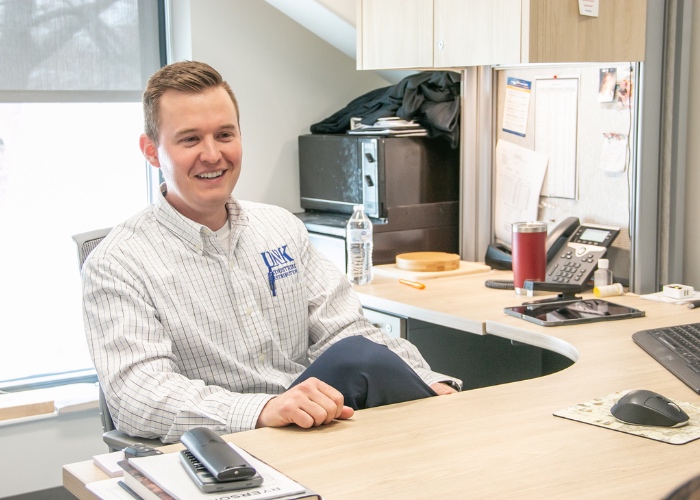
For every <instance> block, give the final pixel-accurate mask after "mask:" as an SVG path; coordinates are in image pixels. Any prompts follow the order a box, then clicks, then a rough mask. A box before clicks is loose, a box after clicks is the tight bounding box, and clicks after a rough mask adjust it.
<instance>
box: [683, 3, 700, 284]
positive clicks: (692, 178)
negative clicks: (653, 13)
mask: <svg viewBox="0 0 700 500" xmlns="http://www.w3.org/2000/svg"><path fill="white" fill-rule="evenodd" d="M691 33H692V34H691V49H690V85H689V86H688V103H689V105H688V108H689V109H688V143H687V149H686V192H685V245H684V249H683V250H684V257H683V283H684V284H686V285H691V286H693V287H695V289H696V290H700V252H699V251H698V250H699V249H700V231H699V230H698V227H699V226H700V224H699V223H698V217H699V216H700V196H698V193H700V141H698V140H697V138H698V137H700V88H698V85H697V84H696V83H695V82H697V81H698V79H697V78H695V77H696V76H698V77H700V0H693V20H692V28H691Z"/></svg>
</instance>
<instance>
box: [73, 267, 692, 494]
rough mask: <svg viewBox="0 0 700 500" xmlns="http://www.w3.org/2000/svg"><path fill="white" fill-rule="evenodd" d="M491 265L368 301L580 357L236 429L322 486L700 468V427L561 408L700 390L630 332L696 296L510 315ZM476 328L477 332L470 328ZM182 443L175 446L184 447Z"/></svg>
mask: <svg viewBox="0 0 700 500" xmlns="http://www.w3.org/2000/svg"><path fill="white" fill-rule="evenodd" d="M505 276H507V274H506V273H502V272H492V273H488V274H484V275H473V276H464V277H455V278H441V279H436V280H430V281H427V282H426V284H427V287H426V289H425V290H415V289H412V288H409V287H406V286H404V285H400V284H398V283H397V282H396V280H392V279H389V278H378V279H375V281H374V282H373V283H372V284H371V285H366V286H364V287H358V291H359V292H360V293H361V297H362V300H363V304H364V305H368V306H370V307H375V308H378V309H382V310H386V311H391V312H396V313H399V314H404V315H407V316H410V317H415V318H417V319H421V320H425V321H431V322H434V323H437V324H442V325H445V326H450V327H453V328H460V329H462V330H464V331H465V332H471V333H476V334H494V335H500V336H503V337H506V338H511V339H515V340H518V341H522V342H526V343H529V344H533V345H537V346H540V347H545V348H548V349H552V350H555V351H557V352H560V353H562V354H564V355H566V356H568V357H570V358H571V359H574V360H576V363H574V364H573V365H572V366H571V367H570V368H567V369H565V370H563V371H561V372H558V373H554V374H552V375H548V376H546V377H541V378H537V379H532V380H525V381H521V382H514V383H510V384H504V385H500V386H495V387H487V388H482V389H475V390H471V391H467V392H462V393H459V394H454V395H450V396H444V397H436V398H430V399H426V400H421V401H415V402H407V403H401V404H398V405H392V406H386V407H381V408H373V409H369V410H362V411H359V412H356V414H355V416H354V417H353V418H352V419H351V420H347V421H336V422H333V423H331V424H330V425H328V426H324V427H319V428H315V429H311V430H303V429H299V428H295V427H286V428H281V429H270V428H268V429H258V430H255V431H248V432H241V433H238V434H232V435H229V436H227V437H226V439H228V440H230V441H233V442H235V443H236V444H238V445H239V446H241V447H243V448H244V449H246V450H247V451H249V452H250V453H252V454H253V455H256V456H258V457H259V458H260V459H262V460H264V461H266V462H267V463H269V464H270V465H272V466H274V467H276V468H278V469H279V470H281V471H282V472H284V473H286V474H287V475H289V476H290V477H292V478H294V479H295V480H297V481H299V482H301V483H303V484H305V485H306V486H307V487H309V488H312V489H314V490H316V491H317V492H318V493H320V494H321V495H322V496H323V498H324V499H326V500H333V499H358V498H439V497H443V498H456V497H469V498H504V497H517V498H572V497H574V498H595V497H601V496H602V495H603V494H604V495H605V496H606V497H615V496H619V497H622V498H639V499H642V498H660V497H663V496H664V495H665V494H667V493H669V492H670V491H671V490H672V489H673V488H674V487H675V486H677V485H678V484H680V483H682V482H684V481H685V480H687V479H689V478H691V477H693V476H695V475H697V474H699V473H700V468H699V467H698V465H697V461H696V460H697V456H698V454H700V440H698V441H694V442H691V443H688V444H685V445H680V446H677V445H670V444H666V443H661V442H657V441H652V440H649V439H645V438H641V437H637V436H632V435H629V434H624V433H620V432H615V431H611V430H607V429H602V428H599V427H595V426H591V425H586V424H583V423H579V422H574V421H571V420H566V419H562V418H558V417H555V416H553V415H552V413H553V412H555V411H557V410H560V409H562V408H566V407H568V406H571V405H574V404H576V403H581V402H585V401H589V400H591V399H594V398H597V397H601V396H604V395H606V394H609V393H612V392H614V391H619V390H627V389H637V388H645V389H651V390H654V391H657V392H660V393H661V394H664V395H666V396H668V397H670V398H671V399H675V400H677V401H689V402H694V403H698V402H700V396H698V395H697V394H695V393H694V392H693V391H692V390H690V389H689V388H688V387H686V386H685V385H684V384H683V383H682V382H680V381H679V380H678V379H676V377H674V376H673V375H671V374H670V373H668V372H667V371H666V370H665V369H664V368H663V367H661V366H660V365H659V364H658V363H657V362H656V361H654V360H653V359H652V358H650V357H649V356H648V355H647V354H646V353H645V352H644V351H642V350H641V349H640V348H639V347H637V346H636V345H635V344H634V343H633V341H632V339H631V335H632V333H634V332H635V331H638V330H642V329H645V328H651V327H654V326H662V325H670V324H682V323H693V322H700V312H697V310H695V309H692V310H691V309H687V308H686V307H684V306H677V305H669V304H662V303H658V302H652V301H646V300H641V299H639V298H638V297H635V296H621V297H611V298H610V300H611V301H612V302H618V303H623V304H626V305H631V306H634V307H638V308H640V309H643V310H645V311H646V317H644V318H635V319H629V320H620V321H614V322H602V323H590V324H583V325H573V326H567V327H541V326H537V325H533V324H531V323H528V322H526V321H523V320H520V319H517V318H513V317H510V316H507V315H505V314H504V313H503V307H505V306H510V305H516V304H519V303H521V302H523V301H524V300H532V299H523V298H521V297H517V296H515V295H514V293H513V292H512V291H500V290H492V289H485V288H484V286H483V281H484V279H486V278H487V277H490V278H494V279H498V278H501V279H503V278H504V277H505ZM465 334H466V333H465ZM180 448H181V445H173V446H169V447H167V448H165V450H167V451H171V450H172V451H174V450H177V449H180ZM100 478H106V476H105V475H104V473H102V472H101V471H100V470H99V469H97V468H96V467H95V466H93V465H92V463H91V462H90V461H85V462H80V463H76V464H70V465H66V466H65V467H64V485H65V486H66V487H67V488H68V489H69V490H70V491H71V492H73V493H74V494H76V495H77V496H79V497H80V498H94V497H93V496H92V495H91V494H90V493H89V492H87V491H86V490H85V489H84V484H85V483H86V482H89V481H91V480H97V479H100Z"/></svg>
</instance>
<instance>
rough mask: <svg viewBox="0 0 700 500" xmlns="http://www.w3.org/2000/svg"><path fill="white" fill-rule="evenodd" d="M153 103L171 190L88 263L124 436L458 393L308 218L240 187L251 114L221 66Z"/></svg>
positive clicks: (172, 69)
mask: <svg viewBox="0 0 700 500" xmlns="http://www.w3.org/2000/svg"><path fill="white" fill-rule="evenodd" d="M143 105H144V115H145V133H144V134H143V135H142V136H141V138H140V147H141V151H142V152H143V154H144V156H145V157H146V159H147V160H148V162H149V163H150V164H151V165H153V166H154V167H156V168H160V169H161V172H162V174H163V178H164V179H165V182H164V183H163V185H162V186H161V191H162V196H161V197H158V200H156V203H155V205H153V206H152V207H148V208H146V209H145V210H143V211H142V212H140V213H139V214H137V215H136V216H134V217H132V218H130V219H129V220H127V221H126V222H124V223H122V224H120V225H118V226H116V227H115V228H114V229H113V230H112V231H111V232H110V234H109V235H108V236H107V238H105V240H104V241H103V242H102V243H101V244H100V245H99V246H98V247H97V248H96V249H95V251H93V252H92V254H91V255H90V256H89V257H88V259H87V260H86V262H85V264H84V265H83V291H84V317H85V325H86V330H87V338H88V344H89V348H90V353H91V355H92V358H93V361H94V364H95V368H96V370H97V374H98V377H99V380H100V384H101V386H102V389H103V391H104V393H105V397H106V400H107V404H108V405H109V408H110V410H111V414H112V418H113V420H114V422H115V425H116V427H117V428H118V429H119V430H121V431H123V432H126V433H128V434H130V435H133V436H140V437H148V438H152V437H160V438H161V439H162V440H163V441H164V442H171V441H175V440H177V439H179V438H180V436H181V435H182V434H183V433H184V432H185V431H187V430H188V429H190V428H192V427H197V426H207V427H211V428H213V429H214V430H216V431H217V432H218V433H222V434H223V433H230V432H237V431H242V430H248V429H253V428H256V427H279V426H285V425H288V424H296V425H299V426H301V427H304V428H309V427H312V426H317V425H322V424H328V423H329V422H331V421H332V420H333V419H344V418H349V417H351V416H352V414H353V412H354V410H355V409H360V408H367V407H373V406H379V405H384V404H390V403H396V402H401V401H409V400H413V399H419V398H423V397H428V396H434V395H436V394H449V393H453V392H455V391H456V389H455V388H459V384H460V381H459V380H456V379H453V378H451V377H447V376H445V375H441V374H439V373H435V372H432V371H431V370H430V369H429V367H428V365H427V363H426V362H425V360H424V359H423V358H422V357H421V355H420V354H419V352H418V350H417V349H416V348H415V347H414V346H413V345H411V344H410V343H409V342H408V341H406V340H402V339H392V338H389V337H387V336H385V335H383V334H382V333H381V332H380V331H379V330H378V329H377V328H375V327H373V326H372V325H371V324H370V323H369V322H368V321H367V320H366V319H365V318H364V316H363V314H362V310H361V305H360V302H359V300H358V298H357V297H356V295H355V294H354V292H353V290H352V288H351V286H350V284H349V282H348V281H347V279H346V278H345V277H344V276H343V275H342V274H341V273H340V272H339V271H338V270H337V269H336V268H335V266H334V265H333V264H332V263H330V262H329V261H328V260H327V259H325V258H324V257H322V256H321V255H320V254H319V253H318V252H317V251H316V250H315V249H314V248H313V247H312V246H311V245H310V244H309V239H308V235H307V233H306V230H305V228H304V226H303V224H302V223H301V221H299V220H298V219H297V218H296V217H295V216H294V215H293V214H291V213H289V212H288V211H286V210H283V209H281V208H278V207H273V206H270V205H263V204H259V203H251V202H243V201H240V200H236V199H234V198H232V197H231V193H232V191H233V188H234V187H235V185H236V182H237V181H238V177H239V175H240V172H241V158H242V148H241V132H240V128H239V110H238V103H237V102H236V98H235V97H234V95H233V93H232V92H231V89H230V87H229V85H228V84H227V83H226V82H225V81H223V80H222V78H221V75H219V73H218V72H216V71H215V70H214V69H213V68H211V67H210V66H208V65H206V64H203V63H198V62H189V61H186V62H180V63H175V64H171V65H169V66H166V67H164V68H162V69H161V70H159V71H158V72H157V73H156V74H154V75H153V76H152V77H151V78H150V80H149V82H148V85H147V88H146V91H145V92H144V96H143Z"/></svg>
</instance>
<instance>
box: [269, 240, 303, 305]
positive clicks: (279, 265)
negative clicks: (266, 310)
mask: <svg viewBox="0 0 700 500" xmlns="http://www.w3.org/2000/svg"><path fill="white" fill-rule="evenodd" d="M260 255H262V259H263V262H264V263H265V265H266V266H267V279H268V281H269V282H270V291H271V292H272V295H273V297H274V296H276V295H277V289H276V288H277V287H276V286H275V280H278V279H282V278H287V277H288V276H292V275H294V274H297V265H296V264H295V263H294V259H293V258H292V256H291V255H289V254H288V253H287V245H284V246H281V247H279V248H277V249H275V250H268V251H266V252H260Z"/></svg>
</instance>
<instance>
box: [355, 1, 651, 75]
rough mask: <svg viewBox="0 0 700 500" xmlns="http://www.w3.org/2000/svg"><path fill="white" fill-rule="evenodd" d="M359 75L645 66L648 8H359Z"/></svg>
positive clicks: (412, 4) (469, 4)
mask: <svg viewBox="0 0 700 500" xmlns="http://www.w3.org/2000/svg"><path fill="white" fill-rule="evenodd" d="M357 19H358V22H357V27H358V30H357V33H358V35H357V43H358V51H357V54H358V58H357V61H358V63H357V64H358V69H428V68H459V67H466V66H480V65H498V64H521V63H564V62H606V61H642V60H644V42H645V29H646V0H600V2H599V12H598V17H591V16H583V15H581V14H580V13H579V2H578V0H359V2H358V17H357Z"/></svg>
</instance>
